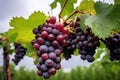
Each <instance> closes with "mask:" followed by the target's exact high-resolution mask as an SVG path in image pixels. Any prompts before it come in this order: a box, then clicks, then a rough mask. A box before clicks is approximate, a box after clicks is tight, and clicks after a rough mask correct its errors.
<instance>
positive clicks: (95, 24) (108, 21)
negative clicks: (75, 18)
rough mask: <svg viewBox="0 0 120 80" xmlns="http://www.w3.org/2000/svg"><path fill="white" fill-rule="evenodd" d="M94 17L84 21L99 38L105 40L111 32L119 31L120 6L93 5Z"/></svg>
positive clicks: (99, 3)
mask: <svg viewBox="0 0 120 80" xmlns="http://www.w3.org/2000/svg"><path fill="white" fill-rule="evenodd" d="M95 10H96V15H93V16H90V17H89V18H88V19H86V22H85V24H86V25H88V26H89V27H91V29H92V31H93V33H95V35H98V36H99V37H100V38H106V37H108V36H109V35H110V33H111V32H112V30H113V29H114V30H117V31H120V27H119V26H120V6H119V5H109V4H106V3H102V2H96V3H95Z"/></svg>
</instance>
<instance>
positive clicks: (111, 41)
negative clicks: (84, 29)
mask: <svg viewBox="0 0 120 80" xmlns="http://www.w3.org/2000/svg"><path fill="white" fill-rule="evenodd" d="M104 43H105V44H106V47H107V48H108V49H109V50H110V60H111V61H113V60H120V33H116V34H114V35H111V36H109V37H108V38H106V39H105V40H104Z"/></svg>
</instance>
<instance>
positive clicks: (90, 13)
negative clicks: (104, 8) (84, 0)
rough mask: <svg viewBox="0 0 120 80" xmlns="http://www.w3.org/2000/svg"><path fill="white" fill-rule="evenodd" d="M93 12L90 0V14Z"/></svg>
mask: <svg viewBox="0 0 120 80" xmlns="http://www.w3.org/2000/svg"><path fill="white" fill-rule="evenodd" d="M92 14H93V12H92V0H90V15H92Z"/></svg>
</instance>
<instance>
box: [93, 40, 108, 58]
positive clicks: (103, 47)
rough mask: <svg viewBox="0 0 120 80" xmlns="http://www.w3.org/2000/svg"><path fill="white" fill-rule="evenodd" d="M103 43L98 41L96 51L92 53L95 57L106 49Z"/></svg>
mask: <svg viewBox="0 0 120 80" xmlns="http://www.w3.org/2000/svg"><path fill="white" fill-rule="evenodd" d="M105 47H106V46H105V44H104V43H103V42H100V46H99V47H98V48H97V49H96V53H95V55H94V58H95V59H98V58H99V57H100V55H101V54H102V53H103V52H105V51H106V48H105Z"/></svg>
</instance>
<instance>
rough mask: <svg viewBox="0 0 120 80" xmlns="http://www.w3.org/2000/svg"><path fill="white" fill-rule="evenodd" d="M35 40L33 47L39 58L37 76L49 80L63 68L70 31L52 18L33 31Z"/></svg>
mask: <svg viewBox="0 0 120 80" xmlns="http://www.w3.org/2000/svg"><path fill="white" fill-rule="evenodd" d="M33 33H34V34H35V39H34V40H32V45H33V47H34V48H35V49H36V54H37V56H38V57H39V60H38V63H37V65H36V66H37V69H38V71H37V74H38V75H39V76H43V77H44V78H45V79H48V78H49V77H50V76H51V75H54V74H55V73H56V70H59V69H60V68H61V64H60V62H61V58H60V55H61V53H62V50H63V47H64V46H66V45H67V41H66V40H67V37H68V30H67V28H65V27H64V25H63V24H61V23H57V22H56V18H55V17H50V18H49V19H48V20H46V23H45V24H43V25H40V26H38V28H34V29H33Z"/></svg>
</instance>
